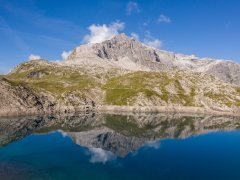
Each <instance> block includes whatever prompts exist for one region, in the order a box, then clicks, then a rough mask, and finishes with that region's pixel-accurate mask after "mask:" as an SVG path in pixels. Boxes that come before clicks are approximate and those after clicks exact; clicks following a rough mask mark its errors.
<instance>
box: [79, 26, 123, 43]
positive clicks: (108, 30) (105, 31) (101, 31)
mask: <svg viewBox="0 0 240 180" xmlns="http://www.w3.org/2000/svg"><path fill="white" fill-rule="evenodd" d="M124 27H125V24H124V23H123V22H119V21H117V22H113V23H112V24H110V25H106V24H103V25H96V24H93V25H91V26H89V28H88V29H89V30H90V34H88V35H86V36H84V38H83V42H84V43H100V42H103V41H105V40H109V39H111V38H112V37H113V36H115V35H117V34H119V31H122V30H123V29H124Z"/></svg>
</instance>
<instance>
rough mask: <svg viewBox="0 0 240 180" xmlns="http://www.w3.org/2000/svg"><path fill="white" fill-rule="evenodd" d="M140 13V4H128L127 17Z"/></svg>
mask: <svg viewBox="0 0 240 180" xmlns="http://www.w3.org/2000/svg"><path fill="white" fill-rule="evenodd" d="M134 11H135V12H138V13H139V12H140V9H139V6H138V3H136V2H132V1H130V2H129V3H128V4H127V15H131V14H132V12H134Z"/></svg>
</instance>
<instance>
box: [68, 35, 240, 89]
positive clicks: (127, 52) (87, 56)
mask: <svg viewBox="0 0 240 180" xmlns="http://www.w3.org/2000/svg"><path fill="white" fill-rule="evenodd" d="M65 63H66V64H85V65H89V66H94V65H97V66H101V67H106V68H107V67H110V68H113V67H115V68H123V69H127V70H134V71H140V70H144V71H166V70H171V69H174V68H177V69H182V70H190V71H194V72H195V71H197V72H202V73H207V74H210V75H213V76H215V77H217V78H219V79H221V80H224V81H225V82H228V83H233V84H238V85H240V65H239V64H237V63H234V62H232V61H224V60H214V59H210V58H202V59H201V58H198V57H195V56H187V55H183V54H177V53H173V52H168V51H162V50H159V49H155V48H152V47H148V46H146V45H144V44H142V43H140V42H138V41H137V40H135V39H133V38H129V37H127V36H126V35H125V34H120V35H117V36H115V37H114V38H112V39H111V40H107V41H104V42H102V43H97V44H87V45H81V46H79V47H77V48H76V49H74V51H73V52H72V54H71V55H70V56H69V57H68V59H67V60H66V62H65Z"/></svg>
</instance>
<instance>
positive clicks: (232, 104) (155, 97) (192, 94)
mask: <svg viewBox="0 0 240 180" xmlns="http://www.w3.org/2000/svg"><path fill="white" fill-rule="evenodd" d="M239 76H240V66H239V65H238V64H235V63H233V62H230V61H221V60H212V59H198V58H196V57H194V56H186V55H181V54H176V53H172V52H167V51H161V50H158V49H155V48H151V47H148V46H146V45H144V44H142V43H140V42H138V41H136V40H134V39H132V38H129V37H127V36H126V35H124V34H121V35H118V36H116V37H114V38H112V39H111V40H108V41H104V42H102V43H98V44H87V45H82V46H80V47H77V48H76V49H75V50H74V51H73V52H72V54H71V55H70V56H69V57H68V59H67V60H65V61H64V62H59V63H56V62H55V63H54V62H48V61H45V60H35V61H29V62H26V63H23V64H20V65H19V66H18V67H16V68H15V69H14V70H13V71H12V72H11V73H9V74H8V75H6V76H4V77H1V79H0V92H1V93H0V103H1V104H0V105H1V107H0V113H1V114H6V113H12V112H16V113H29V112H31V113H49V112H58V111H61V112H70V111H71V112H75V111H90V110H97V108H98V107H99V106H112V105H117V106H136V107H138V106H145V107H151V106H165V107H186V106H188V107H199V108H203V109H206V110H215V111H220V112H232V113H238V112H239V107H240V87H239V86H238V84H239V83H240V77H239Z"/></svg>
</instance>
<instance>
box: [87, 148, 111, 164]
mask: <svg viewBox="0 0 240 180" xmlns="http://www.w3.org/2000/svg"><path fill="white" fill-rule="evenodd" d="M89 151H90V154H91V159H90V162H91V163H104V164H105V163H106V162H107V161H110V160H114V159H115V158H116V157H115V156H114V154H113V153H112V152H110V151H105V150H103V149H101V148H89Z"/></svg>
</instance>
